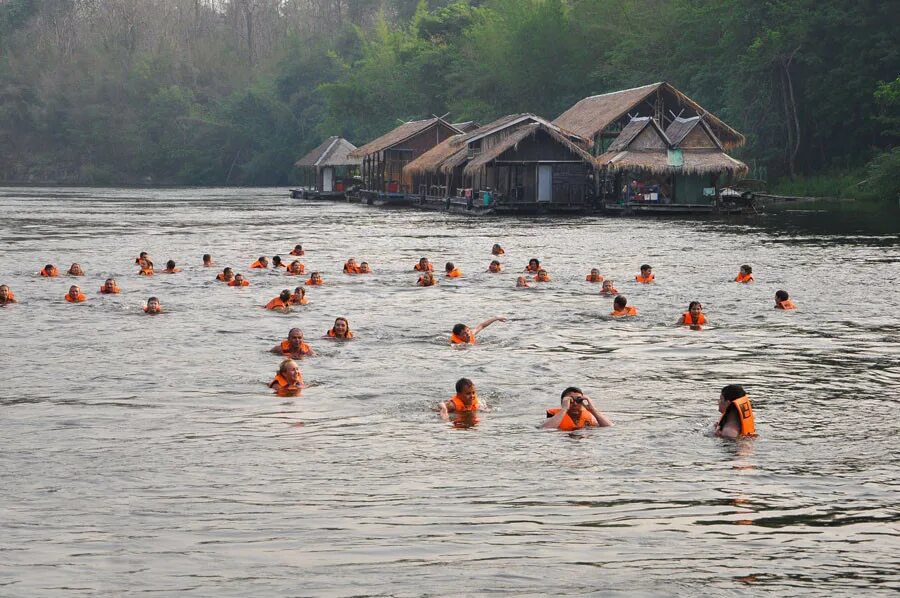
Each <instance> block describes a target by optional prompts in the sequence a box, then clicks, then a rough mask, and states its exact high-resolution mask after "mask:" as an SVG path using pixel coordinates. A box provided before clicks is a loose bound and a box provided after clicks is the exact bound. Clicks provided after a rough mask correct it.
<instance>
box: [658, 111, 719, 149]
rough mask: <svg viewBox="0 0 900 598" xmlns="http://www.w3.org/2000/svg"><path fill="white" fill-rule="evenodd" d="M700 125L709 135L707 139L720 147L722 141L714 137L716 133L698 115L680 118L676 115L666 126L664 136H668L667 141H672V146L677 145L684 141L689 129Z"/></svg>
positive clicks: (689, 131) (691, 129)
mask: <svg viewBox="0 0 900 598" xmlns="http://www.w3.org/2000/svg"><path fill="white" fill-rule="evenodd" d="M697 127H700V128H702V129H703V131H704V132H705V133H706V135H707V136H708V137H709V139H710V140H711V141H712V142H713V143H714V144H715V145H716V147H718V148H719V149H723V148H722V143H721V142H720V141H719V139H718V138H717V137H716V134H715V133H713V132H712V130H711V129H710V128H709V125H707V124H706V123H705V122H703V118H701V117H699V116H695V117H693V118H681V117H677V118H675V120H673V121H672V122H671V123H670V124H669V126H668V128H666V136H667V137H668V138H669V141H670V142H671V143H672V146H673V147H678V146H679V145H680V144H681V142H682V141H684V139H685V137H687V136H688V135H690V133H691V131H693V130H694V129H696V128H697Z"/></svg>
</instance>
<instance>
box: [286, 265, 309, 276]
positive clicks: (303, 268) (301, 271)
mask: <svg viewBox="0 0 900 598" xmlns="http://www.w3.org/2000/svg"><path fill="white" fill-rule="evenodd" d="M297 264H298V265H299V266H300V267H299V268H297V271H296V272H292V271H291V267H290V266H288V269H287V271H286V272H285V274H287V275H288V276H300V275H301V274H306V265H305V264H301V263H300V262H297Z"/></svg>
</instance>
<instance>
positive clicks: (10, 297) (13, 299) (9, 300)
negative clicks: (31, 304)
mask: <svg viewBox="0 0 900 598" xmlns="http://www.w3.org/2000/svg"><path fill="white" fill-rule="evenodd" d="M15 302H16V294H15V293H13V292H12V289H10V290H9V294H7V295H6V301H5V302H4V303H3V304H2V305H6V304H7V303H15Z"/></svg>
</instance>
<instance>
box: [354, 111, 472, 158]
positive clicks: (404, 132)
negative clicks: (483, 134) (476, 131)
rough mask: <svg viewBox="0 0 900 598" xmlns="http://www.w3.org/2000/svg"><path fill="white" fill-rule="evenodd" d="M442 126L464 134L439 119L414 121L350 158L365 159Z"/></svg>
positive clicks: (359, 150) (371, 142)
mask: <svg viewBox="0 0 900 598" xmlns="http://www.w3.org/2000/svg"><path fill="white" fill-rule="evenodd" d="M442 124H443V125H445V126H447V127H448V128H450V129H451V130H452V131H453V132H454V133H462V131H460V130H459V129H457V128H456V127H454V126H453V125H451V124H450V123H448V122H447V121H445V120H444V119H442V118H439V117H434V118H426V119H425V120H413V121H410V122H406V123H403V124H402V125H400V126H399V127H397V128H396V129H393V130H392V131H388V132H387V133H385V134H384V135H382V136H381V137H379V138H378V139H374V140H372V141H370V142H369V143H367V144H365V145H364V146H362V147H360V148H357V149H356V150H354V151H353V152H351V154H350V157H351V158H363V157H365V156H368V155H369V154H374V153H375V152H380V151H383V150H386V149H389V148H391V147H393V146H395V145H397V144H398V143H401V142H403V141H406V140H407V139H409V138H410V137H413V136H415V135H418V134H419V133H421V132H422V131H424V130H426V129H428V128H429V127H433V126H440V125H442Z"/></svg>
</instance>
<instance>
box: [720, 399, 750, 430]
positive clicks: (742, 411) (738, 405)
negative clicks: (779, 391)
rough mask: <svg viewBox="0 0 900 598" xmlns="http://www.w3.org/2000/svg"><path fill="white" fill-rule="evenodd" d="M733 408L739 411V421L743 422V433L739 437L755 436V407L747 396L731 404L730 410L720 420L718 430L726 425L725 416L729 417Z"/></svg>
mask: <svg viewBox="0 0 900 598" xmlns="http://www.w3.org/2000/svg"><path fill="white" fill-rule="evenodd" d="M732 407H734V408H735V409H737V414H738V420H739V421H740V422H741V431H740V433H739V436H755V435H756V426H755V422H754V418H753V406H752V405H750V399H749V398H748V397H747V395H744V396H742V397H740V398H739V399H735V400H733V401H732V402H731V405H729V406H728V409H726V410H725V413H723V414H722V417H720V418H719V423H718V424H716V429H717V430H721V429H722V424H723V423H725V416H726V415H728V412H729V411H730V410H731V408H732Z"/></svg>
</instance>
